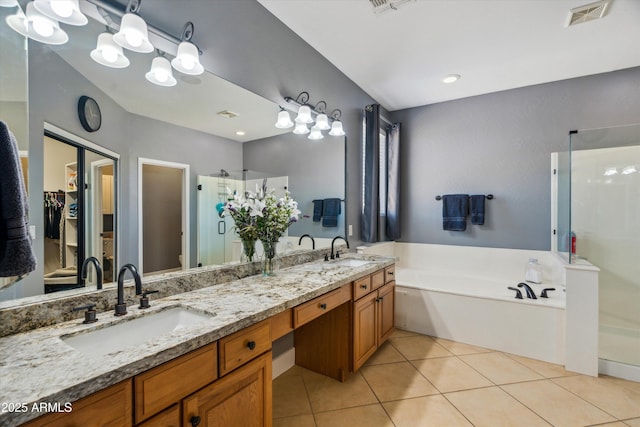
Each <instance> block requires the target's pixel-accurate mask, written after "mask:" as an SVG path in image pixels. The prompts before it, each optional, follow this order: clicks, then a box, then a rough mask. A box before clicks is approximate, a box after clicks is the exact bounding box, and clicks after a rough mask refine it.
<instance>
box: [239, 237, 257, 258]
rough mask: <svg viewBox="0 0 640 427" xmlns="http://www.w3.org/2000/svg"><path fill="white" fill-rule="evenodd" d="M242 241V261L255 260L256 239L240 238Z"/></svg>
mask: <svg viewBox="0 0 640 427" xmlns="http://www.w3.org/2000/svg"><path fill="white" fill-rule="evenodd" d="M240 240H241V241H242V253H241V254H240V262H253V261H254V258H255V255H256V240H255V239H240Z"/></svg>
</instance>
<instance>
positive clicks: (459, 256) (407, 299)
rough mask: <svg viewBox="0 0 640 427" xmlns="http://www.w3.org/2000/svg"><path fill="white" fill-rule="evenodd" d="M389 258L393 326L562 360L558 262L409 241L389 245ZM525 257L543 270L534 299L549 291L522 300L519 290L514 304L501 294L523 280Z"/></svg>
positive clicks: (561, 293) (515, 252) (510, 293)
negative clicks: (393, 274)
mask: <svg viewBox="0 0 640 427" xmlns="http://www.w3.org/2000/svg"><path fill="white" fill-rule="evenodd" d="M382 250H383V251H384V250H387V251H388V248H384V247H383V248H382ZM365 252H373V251H365ZM394 253H395V254H396V256H399V259H398V263H397V264H396V319H395V322H396V327H398V328H400V329H405V330H408V331H413V332H419V333H423V334H427V335H431V336H436V337H440V338H446V339H450V340H454V341H457V342H462V343H467V344H473V345H477V346H481V347H486V348H490V349H494V350H500V351H505V352H508V353H512V354H517V355H521V356H525V357H530V358H533V359H538V360H543V361H546V362H551V363H557V364H564V363H565V306H566V305H565V292H564V286H563V284H562V283H560V282H558V281H557V280H558V278H559V274H557V270H556V269H557V267H558V265H559V264H558V265H556V264H554V262H555V261H554V260H552V259H549V258H546V255H545V254H544V253H535V251H533V252H532V251H521V250H505V249H495V248H469V247H451V246H448V247H446V246H442V245H426V244H424V245H417V244H408V243H407V244H403V243H396V244H395V251H394ZM530 256H538V257H539V258H541V259H542V260H543V264H544V265H545V279H546V283H544V282H543V284H542V285H530V286H531V287H532V288H533V289H534V291H535V293H536V295H537V296H539V295H540V292H541V290H542V288H543V287H555V288H556V291H554V292H549V298H548V299H544V298H538V299H536V300H532V299H527V298H526V294H525V292H524V289H522V290H521V291H522V294H523V297H524V299H522V300H519V299H515V295H516V293H515V291H512V290H509V289H507V287H509V286H512V287H517V284H518V283H519V282H521V281H523V280H522V275H523V274H524V264H525V263H526V260H527V259H528V257H530ZM483 260H490V262H489V261H487V262H482V261H483ZM501 263H504V264H501ZM408 264H412V265H408ZM501 265H504V267H502V266H501ZM416 267H417V268H416ZM554 281H555V282H554Z"/></svg>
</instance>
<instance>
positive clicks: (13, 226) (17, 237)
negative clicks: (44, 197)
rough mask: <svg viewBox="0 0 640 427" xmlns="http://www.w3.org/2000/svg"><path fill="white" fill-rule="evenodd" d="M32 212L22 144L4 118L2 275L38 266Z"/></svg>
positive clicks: (0, 139)
mask: <svg viewBox="0 0 640 427" xmlns="http://www.w3.org/2000/svg"><path fill="white" fill-rule="evenodd" d="M28 214H29V207H28V205H27V195H26V191H25V186H24V180H23V178H22V167H21V166H20V156H19V154H18V144H17V142H16V139H15V137H14V136H13V134H12V133H11V131H10V130H9V128H8V127H7V125H6V124H5V123H4V122H2V121H0V277H11V276H22V275H23V274H26V273H29V272H31V271H33V270H35V268H36V257H35V254H34V253H33V248H32V246H31V239H30V238H29V233H28V223H29V218H28Z"/></svg>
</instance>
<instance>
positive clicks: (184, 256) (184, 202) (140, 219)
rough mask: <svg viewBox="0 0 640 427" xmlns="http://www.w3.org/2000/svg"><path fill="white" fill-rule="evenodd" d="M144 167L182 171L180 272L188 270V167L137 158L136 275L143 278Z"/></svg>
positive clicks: (184, 164)
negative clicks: (161, 167)
mask: <svg viewBox="0 0 640 427" xmlns="http://www.w3.org/2000/svg"><path fill="white" fill-rule="evenodd" d="M144 165H152V166H163V167H167V168H173V169H179V170H181V171H182V239H181V241H182V270H187V269H189V266H190V263H191V255H190V250H189V249H190V241H191V239H190V229H189V218H190V214H191V206H190V193H189V188H190V179H191V174H190V166H189V165H188V164H186V163H176V162H168V161H165V160H157V159H149V158H145V157H138V273H139V274H140V277H142V276H143V271H144V266H143V262H144V259H143V249H144V240H143V237H144V235H143V234H144V233H143V231H144V218H143V215H142V213H143V212H142V208H143V206H142V191H143V190H142V170H143V166H144Z"/></svg>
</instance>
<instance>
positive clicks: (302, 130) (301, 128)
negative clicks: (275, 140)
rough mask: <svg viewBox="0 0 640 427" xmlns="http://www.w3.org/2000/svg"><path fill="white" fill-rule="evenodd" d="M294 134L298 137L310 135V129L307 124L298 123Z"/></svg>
mask: <svg viewBox="0 0 640 427" xmlns="http://www.w3.org/2000/svg"><path fill="white" fill-rule="evenodd" d="M293 133H295V134H296V135H304V134H307V133H309V128H308V127H307V124H306V123H301V122H297V123H296V127H295V129H293Z"/></svg>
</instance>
